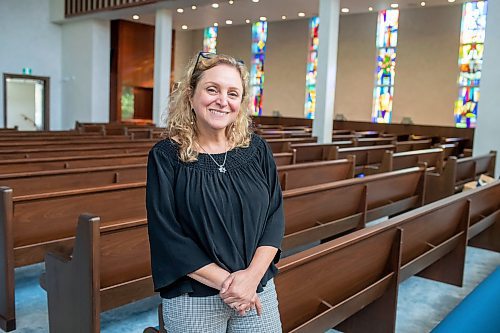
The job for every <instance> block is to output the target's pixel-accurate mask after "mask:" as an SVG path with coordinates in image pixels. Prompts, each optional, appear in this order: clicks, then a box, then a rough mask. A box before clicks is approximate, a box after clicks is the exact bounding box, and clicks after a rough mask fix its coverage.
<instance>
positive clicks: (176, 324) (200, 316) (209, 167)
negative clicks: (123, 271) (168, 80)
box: [146, 52, 284, 333]
mask: <svg viewBox="0 0 500 333" xmlns="http://www.w3.org/2000/svg"><path fill="white" fill-rule="evenodd" d="M248 93H249V87H248V71H247V69H246V68H245V66H244V65H243V64H242V63H240V62H238V61H236V60H235V59H234V58H232V57H229V56H224V55H215V54H207V53H202V52H200V54H198V56H197V57H196V58H193V59H192V60H191V62H190V66H189V68H188V70H187V72H186V75H185V77H184V78H183V80H182V81H181V83H180V84H179V86H178V87H177V89H176V90H175V91H174V92H173V94H172V97H171V101H170V105H169V114H168V118H167V129H166V136H167V138H166V139H165V140H162V141H160V142H159V143H157V144H156V145H155V146H154V147H153V148H152V150H151V152H150V154H149V160H148V178H147V191H146V206H147V212H148V223H149V238H150V245H151V265H152V272H153V280H154V285H155V290H156V291H159V292H160V295H161V296H162V298H163V309H164V313H163V317H164V321H165V328H166V329H167V332H169V333H186V332H270V333H275V332H281V322H280V318H279V312H278V302H277V297H276V291H275V289H274V283H273V280H272V278H273V277H274V275H275V274H276V273H277V269H276V267H275V265H274V264H275V263H276V262H277V261H278V260H279V254H280V250H279V248H280V246H281V240H282V238H283V233H284V216H283V198H282V194H281V190H280V186H279V180H278V177H277V172H276V165H275V163H274V160H273V156H272V152H271V150H270V149H269V147H268V146H267V144H266V143H265V142H264V141H263V140H262V139H261V138H260V137H258V136H256V135H254V134H252V133H251V131H250V129H249V124H250V119H249V117H248V106H249V96H248Z"/></svg>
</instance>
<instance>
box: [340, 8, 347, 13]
mask: <svg viewBox="0 0 500 333" xmlns="http://www.w3.org/2000/svg"><path fill="white" fill-rule="evenodd" d="M340 11H341V12H342V13H349V8H342V9H341V10H340Z"/></svg>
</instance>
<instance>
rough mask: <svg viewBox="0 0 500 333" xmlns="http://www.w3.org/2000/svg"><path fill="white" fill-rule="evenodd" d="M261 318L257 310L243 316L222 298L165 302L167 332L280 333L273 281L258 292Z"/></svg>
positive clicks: (177, 298) (168, 300) (176, 299)
mask: <svg viewBox="0 0 500 333" xmlns="http://www.w3.org/2000/svg"><path fill="white" fill-rule="evenodd" d="M258 295H259V298H260V301H261V303H262V315H261V316H260V317H259V316H257V311H256V310H255V309H253V310H251V311H249V312H248V313H247V314H246V315H244V316H240V315H238V313H237V312H236V311H235V310H233V309H231V308H230V307H229V306H228V305H227V304H226V303H224V301H223V300H222V299H221V298H220V296H219V295H214V296H207V297H189V296H188V295H187V294H184V295H181V296H178V297H174V298H170V299H163V300H162V302H163V319H164V321H165V329H166V330H167V333H197V332H200V333H201V332H203V333H257V332H258V333H281V332H282V330H281V321H280V314H279V311H278V299H277V296H276V289H275V287H274V282H273V280H272V279H271V280H269V281H268V282H267V285H266V287H265V288H264V291H262V292H261V293H258Z"/></svg>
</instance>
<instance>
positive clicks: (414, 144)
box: [396, 139, 432, 153]
mask: <svg viewBox="0 0 500 333" xmlns="http://www.w3.org/2000/svg"><path fill="white" fill-rule="evenodd" d="M431 147H432V139H426V140H412V141H399V142H396V153H401V152H404V151H412V150H422V149H430V148H431Z"/></svg>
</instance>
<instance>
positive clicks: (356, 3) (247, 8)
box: [100, 0, 467, 30]
mask: <svg viewBox="0 0 500 333" xmlns="http://www.w3.org/2000/svg"><path fill="white" fill-rule="evenodd" d="M233 1H234V3H233V4H232V5H231V4H229V1H228V0H170V1H168V0H167V1H160V2H158V3H156V4H155V5H153V6H140V7H132V8H128V9H126V10H120V11H113V12H108V13H110V14H109V15H108V18H113V19H116V18H120V19H126V20H131V21H134V20H132V15H133V14H138V15H139V16H140V19H139V20H135V22H140V23H145V24H151V25H154V20H155V14H154V13H155V10H156V9H157V8H170V9H172V11H173V13H174V29H179V30H180V29H181V27H182V26H183V25H186V26H187V27H188V29H189V30H192V29H202V28H205V27H207V26H210V25H213V23H214V22H217V23H218V24H219V27H223V26H228V25H227V24H226V20H232V22H233V23H232V25H242V24H245V20H246V19H249V20H251V21H252V22H255V21H258V20H259V18H260V17H261V16H265V17H266V18H267V20H268V21H281V20H282V18H281V17H282V15H285V16H286V17H287V20H289V19H300V18H301V17H298V15H297V13H299V12H303V13H305V17H306V18H307V17H312V16H316V15H318V8H319V0H259V2H258V3H254V2H253V1H252V0H233ZM421 1H422V0H393V1H391V0H341V1H340V7H341V8H349V13H342V14H341V15H352V14H357V13H368V12H369V7H372V8H373V11H374V12H375V11H379V10H382V9H389V8H390V5H391V4H392V3H397V4H398V5H399V9H401V10H405V9H410V8H411V9H413V8H420V7H421V5H420V3H421ZM466 1H467V0H456V1H455V2H454V3H449V2H448V0H426V1H425V2H426V7H431V6H456V5H458V4H460V3H463V2H466ZM212 3H218V4H219V8H217V9H214V8H212V6H211V4H212ZM191 5H197V9H196V10H193V9H191ZM177 8H182V9H184V12H183V13H177V11H176V10H177ZM110 15H111V16H112V17H110ZM100 16H102V15H100Z"/></svg>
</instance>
